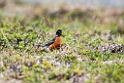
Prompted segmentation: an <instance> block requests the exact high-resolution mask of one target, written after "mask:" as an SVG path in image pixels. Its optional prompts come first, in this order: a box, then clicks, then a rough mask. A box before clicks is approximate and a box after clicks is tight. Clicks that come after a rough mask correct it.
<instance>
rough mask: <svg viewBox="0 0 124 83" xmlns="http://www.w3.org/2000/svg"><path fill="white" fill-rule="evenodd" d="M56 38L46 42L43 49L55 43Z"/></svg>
mask: <svg viewBox="0 0 124 83" xmlns="http://www.w3.org/2000/svg"><path fill="white" fill-rule="evenodd" d="M55 39H56V37H55V38H53V39H52V40H51V41H50V42H48V43H47V44H45V45H44V47H48V46H49V45H51V44H53V43H54V41H55Z"/></svg>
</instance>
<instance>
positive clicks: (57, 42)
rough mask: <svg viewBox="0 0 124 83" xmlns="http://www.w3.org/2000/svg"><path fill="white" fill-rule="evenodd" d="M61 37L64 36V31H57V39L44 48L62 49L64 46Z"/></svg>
mask: <svg viewBox="0 0 124 83" xmlns="http://www.w3.org/2000/svg"><path fill="white" fill-rule="evenodd" d="M61 36H62V30H60V29H59V30H57V31H56V35H55V37H54V38H53V39H52V40H51V41H50V42H48V43H47V44H45V45H43V47H45V48H49V49H50V50H53V49H60V47H61V46H62V38H61Z"/></svg>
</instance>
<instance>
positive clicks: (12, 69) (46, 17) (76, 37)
mask: <svg viewBox="0 0 124 83" xmlns="http://www.w3.org/2000/svg"><path fill="white" fill-rule="evenodd" d="M40 8H41V7H40V6H38V7H37V6H36V9H35V11H36V10H37V11H41V10H42V11H41V12H35V11H34V12H35V13H32V14H31V16H26V13H24V15H25V16H23V15H21V14H15V15H14V16H5V15H4V13H2V12H3V11H4V12H6V11H7V10H6V8H5V9H3V10H0V19H1V20H0V83H4V82H6V81H10V80H13V79H15V81H17V82H20V81H21V82H22V83H60V82H61V83H65V82H67V83H77V82H79V83H82V82H84V83H124V79H123V78H124V74H123V73H124V69H123V68H124V51H123V50H124V45H123V44H124V33H123V32H124V31H122V30H123V28H121V27H123V25H121V24H119V23H120V21H121V20H123V19H124V12H123V11H121V14H118V13H113V12H109V13H105V14H104V12H105V11H107V10H105V9H104V12H103V11H101V10H103V9H101V10H100V9H98V10H88V9H87V10H82V11H81V10H77V9H76V10H71V11H70V10H68V11H67V10H64V9H62V8H60V10H59V11H58V12H55V13H53V12H52V13H49V12H47V11H48V10H47V9H46V10H45V9H40ZM33 9H34V7H32V12H33ZM110 11H113V10H110ZM114 11H115V12H117V11H116V10H114ZM118 27H119V28H118ZM57 29H62V30H63V36H62V39H63V46H62V48H61V49H60V50H54V51H51V52H45V51H42V47H39V48H38V47H37V46H35V45H34V44H35V43H37V44H44V43H46V42H47V41H49V40H51V39H52V38H53V37H54V35H55V31H56V30H57ZM7 79H8V80H7Z"/></svg>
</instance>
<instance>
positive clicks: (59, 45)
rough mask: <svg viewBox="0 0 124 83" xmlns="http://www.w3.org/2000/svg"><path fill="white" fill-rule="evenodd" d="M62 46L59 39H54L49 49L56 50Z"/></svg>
mask: <svg viewBox="0 0 124 83" xmlns="http://www.w3.org/2000/svg"><path fill="white" fill-rule="evenodd" d="M61 45H62V39H61V37H56V39H55V42H54V43H53V44H51V45H50V46H49V48H50V49H58V48H60V47H61Z"/></svg>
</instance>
